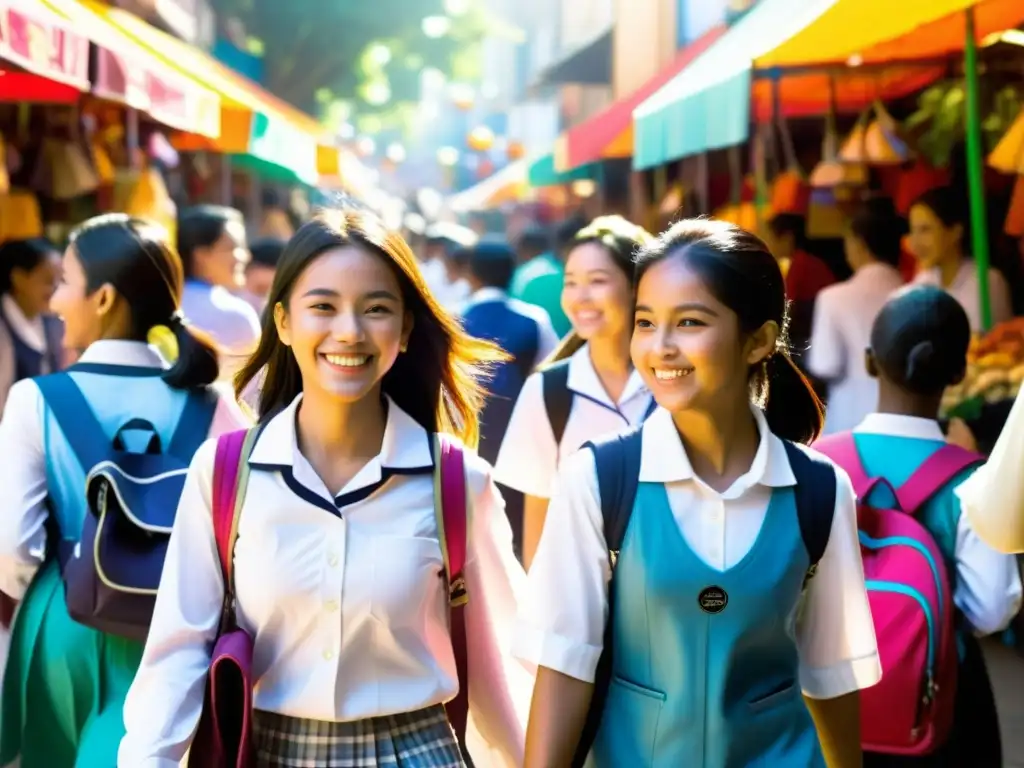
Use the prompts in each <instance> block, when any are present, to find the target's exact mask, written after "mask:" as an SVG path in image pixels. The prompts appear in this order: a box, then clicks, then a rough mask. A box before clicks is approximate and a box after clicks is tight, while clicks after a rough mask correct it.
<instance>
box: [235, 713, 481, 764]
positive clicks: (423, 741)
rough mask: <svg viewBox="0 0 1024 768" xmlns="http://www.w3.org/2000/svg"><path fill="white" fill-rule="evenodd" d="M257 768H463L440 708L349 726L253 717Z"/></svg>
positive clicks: (273, 716) (283, 717)
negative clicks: (381, 767) (385, 767)
mask: <svg viewBox="0 0 1024 768" xmlns="http://www.w3.org/2000/svg"><path fill="white" fill-rule="evenodd" d="M253 733H254V738H255V746H256V765H257V768H377V766H387V767H388V768H464V766H465V763H464V762H463V759H462V754H461V752H460V751H459V745H458V742H457V741H456V739H455V734H454V733H453V732H452V729H451V725H449V723H448V717H447V715H446V714H445V710H444V707H443V706H441V705H437V706H433V707H427V708H426V709H421V710H419V711H417V712H408V713H402V714H397V715H385V716H382V717H373V718H368V719H366V720H357V721H355V722H349V723H332V722H325V721H322V720H305V719H302V718H296V717H287V716H286V715H278V714H274V713H272V712H262V711H257V712H255V713H254V717H253Z"/></svg>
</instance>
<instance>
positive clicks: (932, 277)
mask: <svg viewBox="0 0 1024 768" xmlns="http://www.w3.org/2000/svg"><path fill="white" fill-rule="evenodd" d="M914 284H915V285H932V286H935V287H936V288H944V289H945V290H946V292H947V293H948V294H950V295H951V296H952V297H953V298H955V299H956V300H957V301H959V302H960V306H962V307H963V308H964V311H965V312H966V313H967V318H968V319H969V320H970V321H971V330H972V331H976V332H980V331H981V330H982V328H981V303H980V297H979V296H978V266H977V264H975V262H974V260H973V259H964V260H963V261H962V262H961V263H960V269H959V270H957V273H956V277H954V278H953V282H952V283H950V284H949V285H948V286H944V285H943V284H942V275H941V273H940V272H939V269H938V267H935V268H933V269H923V270H921V271H920V272H918V273H917V274H916V275H915V276H914ZM988 290H989V301H990V303H991V305H992V324H993V325H995V324H996V323H1001V322H1003V321H1004V320H1009V319H1010V318H1012V317H1013V304H1012V302H1011V299H1010V286H1009V284H1008V283H1007V282H1006V278H1005V277H1003V273H1002V272H1000V271H999V270H998V269H995V268H994V267H989V270H988Z"/></svg>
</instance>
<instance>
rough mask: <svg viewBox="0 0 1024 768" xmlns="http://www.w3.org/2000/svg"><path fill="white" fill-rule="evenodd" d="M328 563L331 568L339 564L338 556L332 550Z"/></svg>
mask: <svg viewBox="0 0 1024 768" xmlns="http://www.w3.org/2000/svg"><path fill="white" fill-rule="evenodd" d="M327 564H328V565H330V566H331V568H335V567H337V565H338V556H337V555H336V554H334V553H333V552H332V553H331V554H330V555H328V557H327Z"/></svg>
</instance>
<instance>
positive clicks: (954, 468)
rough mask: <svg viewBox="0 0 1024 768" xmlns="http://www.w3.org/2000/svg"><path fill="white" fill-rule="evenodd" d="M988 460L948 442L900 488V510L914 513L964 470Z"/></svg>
mask: <svg viewBox="0 0 1024 768" xmlns="http://www.w3.org/2000/svg"><path fill="white" fill-rule="evenodd" d="M984 462H985V458H984V457H983V456H981V455H980V454H977V453H973V452H972V451H968V450H966V449H964V448H961V447H960V446H958V445H951V444H949V443H946V444H944V445H943V446H942V447H941V448H939V449H938V450H936V451H935V453H933V454H932V455H931V456H929V457H928V458H927V459H925V460H924V461H923V462H921V466H919V467H918V468H917V469H916V470H914V474H912V475H911V476H910V477H909V478H908V479H907V481H906V482H905V483H903V485H901V486H900V487H899V489H898V490H897V491H896V499H897V500H898V501H899V503H900V509H902V510H903V511H904V512H906V513H907V514H914V513H915V512H917V510H919V509H920V508H921V507H922V506H923V505H924V504H925V502H927V501H928V500H929V499H930V498H931V497H932V496H934V495H935V494H936V493H937V492H938V491H939V490H940V489H941V488H942V487H943V486H945V485H946V483H948V482H949V481H950V480H952V479H953V478H954V477H956V476H957V475H958V474H959V473H960V472H962V471H963V470H965V469H967V468H968V467H971V466H976V465H978V464H983V463H984Z"/></svg>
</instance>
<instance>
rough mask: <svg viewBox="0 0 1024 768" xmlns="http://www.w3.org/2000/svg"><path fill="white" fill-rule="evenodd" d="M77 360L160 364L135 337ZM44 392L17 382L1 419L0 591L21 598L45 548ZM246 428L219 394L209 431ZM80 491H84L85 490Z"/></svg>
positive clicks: (104, 344) (93, 348)
mask: <svg viewBox="0 0 1024 768" xmlns="http://www.w3.org/2000/svg"><path fill="white" fill-rule="evenodd" d="M78 362H81V363H104V364H110V365H130V366H140V367H144V368H163V367H165V365H166V364H165V363H164V361H163V359H162V358H161V357H160V355H159V354H158V353H157V352H156V350H154V349H153V348H151V347H149V346H147V345H146V344H144V343H142V342H138V341H112V340H104V341H97V342H95V343H93V344H92V345H90V346H89V348H88V349H86V350H85V352H83V353H82V356H81V357H80V358H79V359H78ZM43 407H44V401H43V396H42V394H41V393H40V392H39V388H38V387H37V386H36V384H35V382H34V381H32V379H23V380H22V381H19V382H16V383H15V384H14V386H13V387H11V391H10V393H9V394H8V397H7V403H6V405H5V407H4V415H3V418H2V419H0V456H2V457H3V461H0V488H2V489H3V492H2V498H3V507H2V509H0V591H2V592H5V593H6V594H8V595H10V596H11V597H13V598H14V599H15V600H21V598H22V597H23V596H24V594H25V590H26V589H28V585H29V583H31V581H32V577H33V576H34V575H35V572H36V570H38V568H39V566H40V565H41V564H42V562H43V556H44V554H45V552H46V528H45V523H46V519H47V517H49V511H48V510H47V507H46V498H47V487H46V455H45V452H44V441H43V419H42V414H43ZM243 426H247V424H246V418H245V416H244V415H243V414H242V412H241V410H240V409H239V408H238V406H237V405H236V404H235V403H234V402H233V401H232V400H230V399H229V398H226V397H225V398H221V399H220V400H219V401H218V403H217V408H216V410H215V411H214V416H213V421H212V423H211V424H210V431H209V434H210V435H219V434H221V433H222V432H229V431H231V430H234V429H239V428H240V427H243ZM84 492H85V491H84V489H83V493H84Z"/></svg>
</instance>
